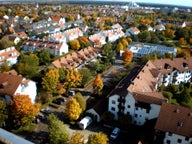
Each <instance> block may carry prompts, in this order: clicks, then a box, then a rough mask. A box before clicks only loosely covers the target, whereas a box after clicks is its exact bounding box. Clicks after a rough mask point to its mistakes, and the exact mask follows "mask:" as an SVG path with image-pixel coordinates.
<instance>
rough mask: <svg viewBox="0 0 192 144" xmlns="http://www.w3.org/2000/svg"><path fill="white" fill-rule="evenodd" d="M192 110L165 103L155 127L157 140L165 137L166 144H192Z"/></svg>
mask: <svg viewBox="0 0 192 144" xmlns="http://www.w3.org/2000/svg"><path fill="white" fill-rule="evenodd" d="M191 122H192V109H190V108H186V107H183V106H178V105H173V104H168V103H163V104H162V106H161V110H160V113H159V116H158V118H157V122H156V125H155V130H156V139H157V137H158V136H159V135H164V137H163V138H162V139H163V143H164V144H191V143H192V135H191V134H192V125H191Z"/></svg>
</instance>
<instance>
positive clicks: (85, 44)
mask: <svg viewBox="0 0 192 144" xmlns="http://www.w3.org/2000/svg"><path fill="white" fill-rule="evenodd" d="M78 41H79V44H80V45H81V48H86V47H88V46H89V45H90V43H89V40H88V39H87V38H86V37H84V36H82V37H79V38H78Z"/></svg>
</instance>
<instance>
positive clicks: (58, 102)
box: [52, 97, 65, 105]
mask: <svg viewBox="0 0 192 144" xmlns="http://www.w3.org/2000/svg"><path fill="white" fill-rule="evenodd" d="M52 102H53V103H55V104H58V105H61V104H63V103H64V102H65V99H64V98H63V97H60V98H57V99H54V100H53V101H52Z"/></svg>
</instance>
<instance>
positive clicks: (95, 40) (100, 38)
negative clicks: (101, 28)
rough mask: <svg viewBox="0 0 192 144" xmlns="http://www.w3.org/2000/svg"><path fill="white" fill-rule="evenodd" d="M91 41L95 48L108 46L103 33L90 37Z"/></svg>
mask: <svg viewBox="0 0 192 144" xmlns="http://www.w3.org/2000/svg"><path fill="white" fill-rule="evenodd" d="M89 40H90V41H91V43H92V45H93V47H102V46H103V45H104V44H106V41H105V36H104V35H102V34H101V33H97V34H93V35H90V36H89Z"/></svg>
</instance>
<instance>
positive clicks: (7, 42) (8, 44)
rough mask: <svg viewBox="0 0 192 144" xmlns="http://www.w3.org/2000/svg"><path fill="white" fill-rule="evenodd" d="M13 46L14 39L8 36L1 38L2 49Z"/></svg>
mask: <svg viewBox="0 0 192 144" xmlns="http://www.w3.org/2000/svg"><path fill="white" fill-rule="evenodd" d="M11 46H14V43H13V42H12V41H10V40H9V39H8V38H7V37H3V38H2V39H1V40H0V50H2V49H6V48H8V47H11Z"/></svg>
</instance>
